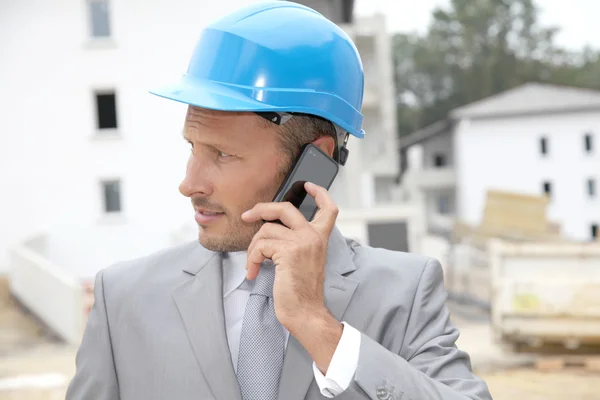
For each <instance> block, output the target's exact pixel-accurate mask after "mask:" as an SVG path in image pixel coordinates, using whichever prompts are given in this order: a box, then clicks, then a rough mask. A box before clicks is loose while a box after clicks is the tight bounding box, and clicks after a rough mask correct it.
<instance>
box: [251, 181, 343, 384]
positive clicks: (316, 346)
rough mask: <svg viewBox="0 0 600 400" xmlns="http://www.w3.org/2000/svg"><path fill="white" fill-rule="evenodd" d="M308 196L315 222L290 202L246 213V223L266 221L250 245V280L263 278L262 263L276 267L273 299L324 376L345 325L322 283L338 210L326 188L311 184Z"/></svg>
mask: <svg viewBox="0 0 600 400" xmlns="http://www.w3.org/2000/svg"><path fill="white" fill-rule="evenodd" d="M304 187H305V189H306V192H307V193H308V194H309V195H310V196H312V197H314V199H315V202H316V204H317V207H318V208H319V210H318V211H317V214H316V215H315V217H314V218H313V220H312V221H311V222H308V221H307V220H306V218H305V217H304V216H303V215H302V213H300V211H299V210H298V209H297V208H296V207H294V206H293V205H292V204H291V203H259V204H257V205H256V206H254V207H253V208H252V209H251V210H249V211H246V212H245V213H244V214H242V219H243V220H244V221H246V222H256V221H260V220H265V221H276V220H280V221H281V222H282V223H283V224H284V225H285V226H283V225H279V224H275V223H271V222H267V223H265V224H264V225H263V226H262V227H261V229H260V230H259V231H258V232H257V233H256V235H255V236H254V238H253V239H252V242H251V243H250V246H249V247H248V262H247V265H246V269H247V271H248V272H247V278H248V279H255V278H256V276H258V272H259V269H260V265H261V263H262V262H263V261H264V260H265V259H271V260H272V261H273V263H274V264H275V266H276V272H275V284H274V287H273V299H274V302H275V314H276V315H277V318H278V319H279V322H280V323H281V324H282V325H283V326H284V327H285V328H286V329H287V330H288V331H289V332H290V333H291V334H292V335H293V336H294V337H296V338H297V339H298V340H299V341H300V342H301V343H302V345H303V346H304V347H305V348H306V349H307V351H308V352H309V353H310V354H311V356H312V358H313V360H315V363H316V364H317V366H318V367H319V369H321V371H322V372H324V373H325V371H326V370H327V367H328V365H329V362H330V361H331V357H333V353H334V352H335V348H336V347H337V343H338V342H339V339H340V337H341V334H342V330H343V326H342V324H341V323H340V322H339V321H336V320H335V318H334V317H333V316H332V315H331V314H330V313H329V311H328V310H327V308H326V307H325V299H324V295H323V281H324V279H325V264H326V261H327V246H328V242H329V236H330V235H331V231H332V230H333V227H334V225H335V220H336V218H337V215H338V208H337V206H336V205H335V203H334V202H333V200H332V199H331V197H329V194H328V193H327V190H326V189H325V188H323V187H320V186H317V185H314V184H312V183H310V182H307V183H306V184H305V185H304Z"/></svg>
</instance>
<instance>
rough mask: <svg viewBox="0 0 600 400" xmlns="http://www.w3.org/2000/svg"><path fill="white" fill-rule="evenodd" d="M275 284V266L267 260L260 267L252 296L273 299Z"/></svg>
mask: <svg viewBox="0 0 600 400" xmlns="http://www.w3.org/2000/svg"><path fill="white" fill-rule="evenodd" d="M274 283H275V264H273V261H271V260H267V261H264V262H263V263H262V265H261V266H260V271H259V272H258V276H257V277H256V280H255V282H254V289H253V290H252V294H258V295H261V296H266V297H273V284H274Z"/></svg>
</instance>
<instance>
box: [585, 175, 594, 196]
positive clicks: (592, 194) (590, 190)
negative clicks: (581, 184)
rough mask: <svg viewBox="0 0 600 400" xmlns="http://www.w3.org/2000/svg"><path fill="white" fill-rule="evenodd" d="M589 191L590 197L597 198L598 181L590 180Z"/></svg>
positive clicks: (588, 183) (588, 182)
mask: <svg viewBox="0 0 600 400" xmlns="http://www.w3.org/2000/svg"><path fill="white" fill-rule="evenodd" d="M587 190H588V195H589V196H590V197H595V196H596V181H595V180H594V179H588V181H587Z"/></svg>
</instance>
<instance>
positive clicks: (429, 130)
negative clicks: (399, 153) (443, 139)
mask: <svg viewBox="0 0 600 400" xmlns="http://www.w3.org/2000/svg"><path fill="white" fill-rule="evenodd" d="M451 129H452V121H450V120H449V119H444V120H441V121H438V122H436V123H434V124H431V125H428V126H426V127H424V128H421V129H419V130H418V131H414V132H413V133H411V134H409V135H406V136H403V137H401V138H400V139H399V147H400V149H407V148H409V147H411V146H414V145H415V144H419V143H421V142H424V141H426V140H427V139H429V138H431V137H434V136H438V135H440V134H442V133H444V132H450V130H451Z"/></svg>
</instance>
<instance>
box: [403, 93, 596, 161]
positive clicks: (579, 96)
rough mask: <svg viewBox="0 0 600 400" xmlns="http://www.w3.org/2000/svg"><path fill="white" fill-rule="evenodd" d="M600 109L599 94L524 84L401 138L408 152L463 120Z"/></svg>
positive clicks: (475, 103) (458, 109) (478, 102)
mask: <svg viewBox="0 0 600 400" xmlns="http://www.w3.org/2000/svg"><path fill="white" fill-rule="evenodd" d="M586 110H600V91H597V90H591V89H582V88H576V87H572V86H561V85H553V84H549V83H535V82H531V83H526V84H524V85H521V86H517V87H515V88H512V89H509V90H506V91H504V92H501V93H498V94H496V95H493V96H490V97H487V98H485V99H482V100H479V101H476V102H474V103H471V104H467V105H466V106H463V107H459V108H455V109H454V110H452V111H450V113H449V115H448V118H447V119H444V120H441V121H439V122H436V123H435V124H432V125H429V126H426V127H424V128H421V129H419V130H417V131H415V132H412V133H410V134H408V135H406V136H404V137H402V138H400V143H399V147H400V149H401V150H402V149H407V148H408V147H411V146H413V145H415V144H418V143H421V142H424V141H426V140H427V139H429V138H432V137H435V136H438V135H441V134H443V133H445V132H449V131H450V130H451V129H452V126H453V122H454V121H456V120H459V119H462V118H494V117H512V116H519V115H540V114H550V113H552V114H554V113H558V112H561V113H564V112H575V111H586Z"/></svg>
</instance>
